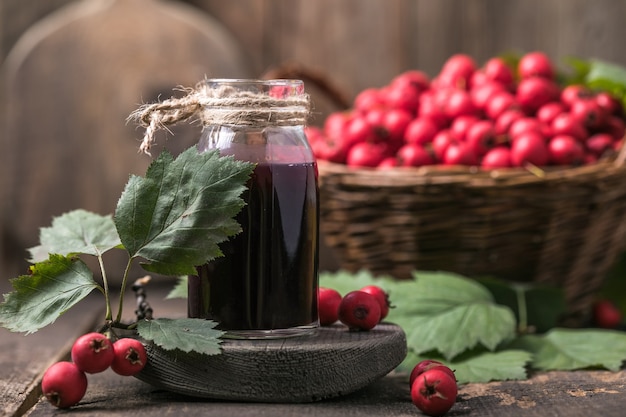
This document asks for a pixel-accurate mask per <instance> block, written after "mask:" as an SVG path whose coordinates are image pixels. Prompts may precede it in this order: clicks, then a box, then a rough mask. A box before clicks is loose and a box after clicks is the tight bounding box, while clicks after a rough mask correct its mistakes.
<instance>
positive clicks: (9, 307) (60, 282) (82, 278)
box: [0, 255, 99, 334]
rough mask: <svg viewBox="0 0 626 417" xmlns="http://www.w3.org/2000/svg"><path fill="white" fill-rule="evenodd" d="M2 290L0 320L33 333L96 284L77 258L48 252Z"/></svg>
mask: <svg viewBox="0 0 626 417" xmlns="http://www.w3.org/2000/svg"><path fill="white" fill-rule="evenodd" d="M11 284H12V285H13V289H14V291H13V292H11V293H8V294H4V302H2V304H0V324H2V326H3V327H5V328H7V329H9V330H11V331H13V332H25V333H27V334H29V333H34V332H36V331H37V330H39V329H41V328H42V327H45V326H47V325H49V324H51V323H54V321H56V319H57V318H58V317H59V316H60V315H61V314H63V313H65V312H66V311H67V310H68V309H69V308H71V307H72V306H74V305H75V304H76V303H78V302H79V301H80V300H82V299H83V298H85V297H86V296H87V295H88V294H89V293H90V292H91V291H93V290H94V289H95V288H99V286H98V284H97V283H96V282H95V281H94V279H93V275H92V273H91V271H90V269H89V267H88V266H87V265H86V264H85V263H84V262H83V261H81V260H80V259H78V258H73V257H64V256H61V255H51V256H50V258H49V259H48V260H46V261H43V262H40V263H37V264H35V265H32V266H31V267H30V274H29V275H22V276H20V277H18V278H15V279H12V280H11Z"/></svg>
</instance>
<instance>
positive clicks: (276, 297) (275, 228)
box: [188, 163, 319, 330]
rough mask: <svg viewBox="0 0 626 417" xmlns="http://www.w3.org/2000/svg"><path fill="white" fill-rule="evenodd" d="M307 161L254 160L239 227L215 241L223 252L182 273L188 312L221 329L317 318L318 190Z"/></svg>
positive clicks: (294, 324) (289, 325) (274, 325)
mask: <svg viewBox="0 0 626 417" xmlns="http://www.w3.org/2000/svg"><path fill="white" fill-rule="evenodd" d="M316 171H317V167H316V165H315V164H314V163H304V164H303V163H300V164H269V163H259V164H258V165H257V167H256V168H255V170H254V173H253V175H252V177H251V179H250V181H249V183H248V191H246V192H245V193H244V196H243V197H244V199H245V201H246V202H247V203H248V204H247V206H246V207H244V208H243V210H242V211H241V213H240V214H239V215H238V216H237V221H238V222H239V224H240V225H241V227H242V229H243V232H242V233H240V234H239V235H237V236H235V237H233V238H231V239H230V240H229V241H228V242H224V243H223V244H221V245H220V247H221V249H222V251H223V252H224V257H221V258H218V259H216V260H214V261H212V262H210V263H209V264H206V265H203V266H200V267H198V268H197V270H198V275H197V276H190V277H189V298H188V306H189V310H188V315H189V317H199V318H208V319H212V320H215V321H217V322H219V328H221V329H224V330H272V329H286V328H292V327H298V326H308V325H311V324H314V323H316V322H317V285H318V284H317V273H318V271H317V265H318V259H317V256H318V254H317V253H318V214H319V213H318V210H319V208H318V203H317V201H318V191H317V186H316V175H317V174H316Z"/></svg>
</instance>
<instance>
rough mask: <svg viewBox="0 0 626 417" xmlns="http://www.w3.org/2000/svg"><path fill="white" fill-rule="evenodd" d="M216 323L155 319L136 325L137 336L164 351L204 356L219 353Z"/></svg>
mask: <svg viewBox="0 0 626 417" xmlns="http://www.w3.org/2000/svg"><path fill="white" fill-rule="evenodd" d="M216 325H217V323H216V322H214V321H211V320H204V319H165V318H163V319H155V320H143V321H140V322H138V323H137V331H138V332H139V336H141V337H143V338H144V339H147V340H152V341H153V342H154V343H155V344H156V345H158V346H160V347H162V348H163V349H165V350H174V349H177V350H181V351H183V352H197V353H201V354H204V355H216V354H219V353H221V349H220V343H221V339H220V337H221V336H222V335H223V334H224V332H222V331H221V330H216V329H215V326H216Z"/></svg>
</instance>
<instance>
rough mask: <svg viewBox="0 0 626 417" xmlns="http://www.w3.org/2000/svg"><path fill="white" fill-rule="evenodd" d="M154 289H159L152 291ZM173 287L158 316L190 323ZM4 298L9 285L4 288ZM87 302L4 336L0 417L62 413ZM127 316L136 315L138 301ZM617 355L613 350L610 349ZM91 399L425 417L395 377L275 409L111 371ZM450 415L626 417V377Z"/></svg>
mask: <svg viewBox="0 0 626 417" xmlns="http://www.w3.org/2000/svg"><path fill="white" fill-rule="evenodd" d="M151 285H152V284H151ZM169 288H171V287H169V286H168V287H167V288H165V287H164V288H160V287H154V288H149V297H148V300H149V301H150V303H151V304H152V306H153V307H154V309H155V313H156V315H159V316H167V317H175V316H184V313H185V311H186V306H185V302H184V300H164V294H166V291H167V290H169ZM0 289H1V290H2V292H3V293H6V292H7V291H8V289H9V288H8V284H7V283H6V282H2V283H0ZM93 295H94V297H91V296H90V297H89V298H88V299H86V300H84V301H82V302H81V303H80V304H79V306H78V307H77V308H74V309H72V310H70V311H69V312H68V313H67V314H66V315H64V316H62V317H61V318H60V319H59V320H57V322H56V323H54V324H53V325H51V326H48V327H47V328H44V329H42V330H40V331H39V332H37V333H35V334H32V335H29V336H24V335H22V334H16V333H11V332H9V331H7V330H5V329H0V363H1V366H0V391H1V392H2V395H0V415H2V416H22V415H28V416H49V415H61V414H65V413H68V411H64V410H57V409H56V408H54V407H53V406H52V405H50V404H49V403H48V402H46V401H45V399H42V397H41V394H40V390H39V380H40V379H41V376H42V374H43V372H44V371H45V369H46V368H47V367H48V366H49V365H51V364H52V363H54V362H55V361H58V360H61V359H66V358H67V357H68V352H69V349H70V347H71V344H72V342H73V341H74V339H75V338H76V337H78V336H79V335H81V334H83V333H85V332H87V331H90V330H92V329H93V328H94V327H95V326H96V325H98V324H100V320H102V317H103V314H102V311H101V307H102V304H103V302H102V297H101V296H100V294H93ZM126 301H127V303H128V306H127V307H126V308H125V311H127V312H129V313H130V314H131V315H132V314H133V312H134V305H133V303H134V299H133V296H132V294H130V295H129V296H127V297H126ZM607 349H610V346H607ZM88 379H89V387H88V390H87V394H86V395H85V397H84V399H83V400H82V401H81V402H80V404H79V405H77V406H76V407H74V408H72V410H71V415H73V416H83V415H84V416H96V417H97V416H134V417H142V416H149V417H154V416H155V415H158V416H179V415H182V414H188V415H202V416H220V417H227V416H244V417H245V416H255V417H262V416H276V417H281V416H318V415H320V416H328V417H334V416H337V417H347V416H391V415H393V416H419V415H422V414H421V413H420V412H419V410H417V408H415V407H414V406H413V404H412V403H411V399H410V395H409V389H408V384H407V380H408V377H407V375H405V374H398V373H395V372H392V373H390V374H389V375H387V376H385V377H384V378H382V379H380V380H378V381H376V382H374V383H372V384H371V385H368V386H367V387H365V388H363V389H361V390H359V391H357V392H354V393H352V394H348V395H346V396H342V397H338V398H335V399H330V400H325V401H320V402H313V403H302V404H271V403H241V402H229V401H213V400H200V399H197V398H191V397H185V396H182V395H178V394H173V393H170V392H167V391H164V390H161V389H157V388H155V387H153V386H151V385H149V384H146V383H144V382H142V381H139V380H138V379H135V378H132V377H122V376H119V375H116V374H114V373H113V372H110V371H106V372H104V373H101V374H96V375H89V377H88ZM447 415H449V416H481V417H489V416H494V417H495V416H497V417H507V416H511V417H514V416H524V417H528V416H537V417H539V416H541V417H545V416H567V417H577V416H585V417H587V416H600V415H601V416H605V417H606V416H609V417H611V416H615V417H618V416H619V417H621V416H624V415H626V371H622V372H618V373H612V372H604V371H581V372H550V373H540V374H537V375H534V376H533V377H532V378H531V379H529V380H526V381H507V382H492V383H488V384H469V385H465V386H462V387H461V389H460V392H459V396H458V401H457V403H456V404H455V406H454V407H453V408H452V410H450V412H449V413H448V414H447Z"/></svg>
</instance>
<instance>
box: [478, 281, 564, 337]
mask: <svg viewBox="0 0 626 417" xmlns="http://www.w3.org/2000/svg"><path fill="white" fill-rule="evenodd" d="M479 282H480V283H481V284H482V285H484V286H485V287H486V288H487V289H488V290H489V291H490V292H491V294H492V295H493V297H494V300H495V302H496V303H497V304H501V305H505V306H507V307H509V308H511V310H513V312H514V313H515V316H516V318H517V320H518V322H519V323H520V324H519V327H520V330H521V331H525V330H527V329H528V328H533V329H534V330H535V332H537V333H544V332H547V331H548V330H550V329H552V328H554V327H555V326H556V325H557V324H558V323H559V321H560V319H561V318H562V317H563V314H565V312H566V310H567V308H566V307H567V306H566V302H565V294H564V292H563V290H562V289H560V288H552V287H546V286H540V285H536V284H527V283H524V284H521V283H511V282H507V281H503V280H500V279H492V278H482V279H480V280H479ZM521 327H525V328H521Z"/></svg>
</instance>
